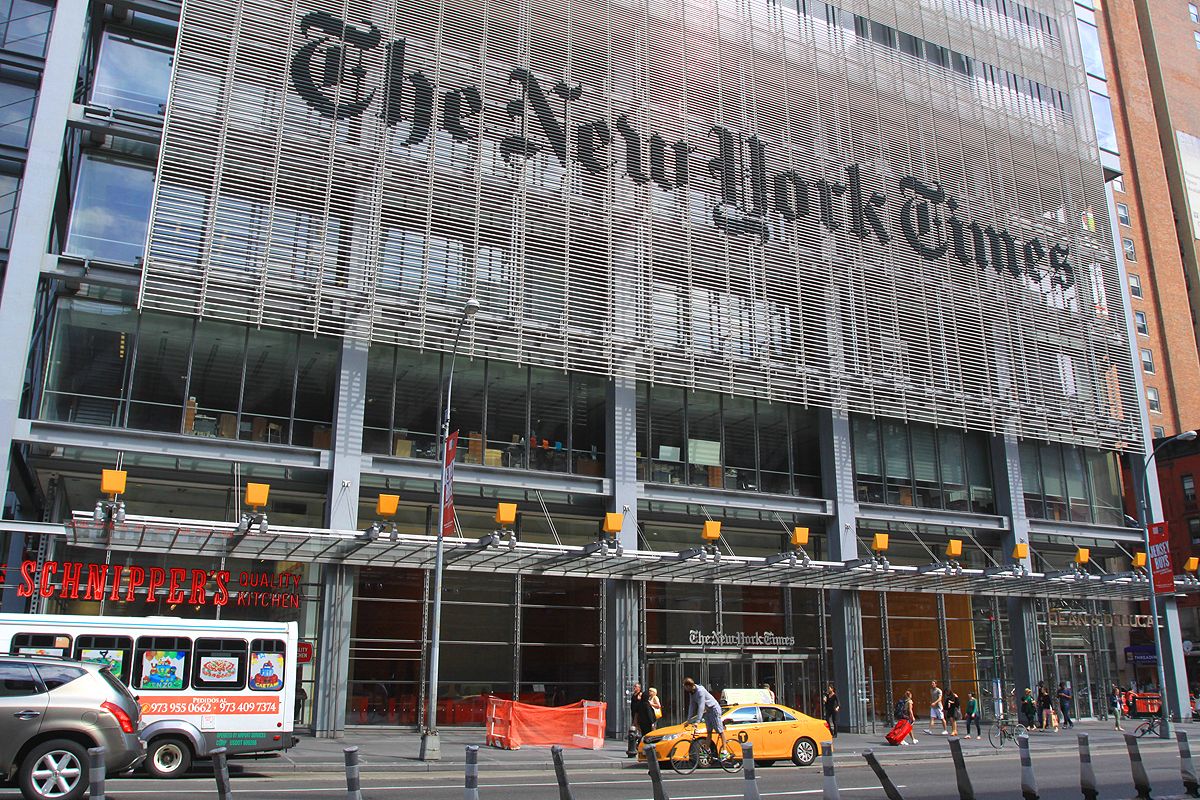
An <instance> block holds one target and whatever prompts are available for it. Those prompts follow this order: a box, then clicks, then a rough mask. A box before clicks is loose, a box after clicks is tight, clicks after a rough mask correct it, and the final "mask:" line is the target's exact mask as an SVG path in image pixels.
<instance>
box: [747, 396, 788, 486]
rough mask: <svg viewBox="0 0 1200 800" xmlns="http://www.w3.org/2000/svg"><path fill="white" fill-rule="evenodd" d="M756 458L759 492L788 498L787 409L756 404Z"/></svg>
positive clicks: (785, 405)
mask: <svg viewBox="0 0 1200 800" xmlns="http://www.w3.org/2000/svg"><path fill="white" fill-rule="evenodd" d="M755 405H756V406H757V408H758V457H759V465H758V468H759V481H760V483H759V490H760V491H763V492H771V493H773V494H791V491H792V486H791V480H790V478H791V469H792V468H791V465H790V464H789V463H788V462H789V459H788V451H789V449H790V448H789V447H788V406H787V404H786V403H768V402H767V401H766V400H759V401H757V402H756V404H755Z"/></svg>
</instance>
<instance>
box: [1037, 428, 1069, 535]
mask: <svg viewBox="0 0 1200 800" xmlns="http://www.w3.org/2000/svg"><path fill="white" fill-rule="evenodd" d="M1040 450H1041V452H1040V456H1041V465H1042V488H1043V491H1044V494H1045V499H1046V519H1055V520H1059V519H1068V516H1067V480H1066V474H1065V472H1064V469H1063V459H1062V449H1061V447H1060V446H1059V445H1057V444H1042V445H1041V448H1040Z"/></svg>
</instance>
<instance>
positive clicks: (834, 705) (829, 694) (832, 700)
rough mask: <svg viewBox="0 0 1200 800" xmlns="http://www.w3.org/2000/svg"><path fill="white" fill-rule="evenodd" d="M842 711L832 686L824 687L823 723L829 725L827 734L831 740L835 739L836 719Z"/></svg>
mask: <svg viewBox="0 0 1200 800" xmlns="http://www.w3.org/2000/svg"><path fill="white" fill-rule="evenodd" d="M841 710H842V707H841V705H839V704H838V696H837V691H836V690H835V689H834V688H833V684H832V683H831V684H829V685H828V686H826V687H825V722H826V723H828V724H829V732H830V733H831V734H832V735H833V738H835V739H836V738H837V733H838V728H837V717H838V712H839V711H841Z"/></svg>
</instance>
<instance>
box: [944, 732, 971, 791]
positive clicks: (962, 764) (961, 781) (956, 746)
mask: <svg viewBox="0 0 1200 800" xmlns="http://www.w3.org/2000/svg"><path fill="white" fill-rule="evenodd" d="M949 741H950V755H952V756H953V757H954V777H955V779H956V780H957V781H958V797H959V800H975V789H973V788H972V787H971V776H970V775H968V774H967V762H966V761H964V760H963V753H962V742H961V741H960V740H959V739H958V737H957V736H955V737H953V738H951V739H950V740H949Z"/></svg>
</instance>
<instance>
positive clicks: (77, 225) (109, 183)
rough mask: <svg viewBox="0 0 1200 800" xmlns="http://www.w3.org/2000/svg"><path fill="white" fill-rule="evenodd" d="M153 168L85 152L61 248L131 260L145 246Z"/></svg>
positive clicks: (87, 255)
mask: <svg viewBox="0 0 1200 800" xmlns="http://www.w3.org/2000/svg"><path fill="white" fill-rule="evenodd" d="M153 190H154V169H153V168H151V167H146V166H140V165H134V164H129V163H123V162H119V161H113V160H110V159H108V158H104V157H101V156H97V155H95V154H86V155H84V157H83V159H82V162H81V163H80V167H79V178H78V180H77V182H76V185H75V197H74V203H73V205H72V208H71V224H70V230H69V232H68V234H67V246H66V249H65V252H66V253H68V254H70V255H74V256H81V257H83V258H92V259H97V260H101V261H113V262H117V263H123V264H133V263H135V262H136V261H138V259H140V258H141V256H142V251H143V250H144V249H145V246H146V226H147V223H148V221H149V218H150V198H151V195H152V193H153Z"/></svg>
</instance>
